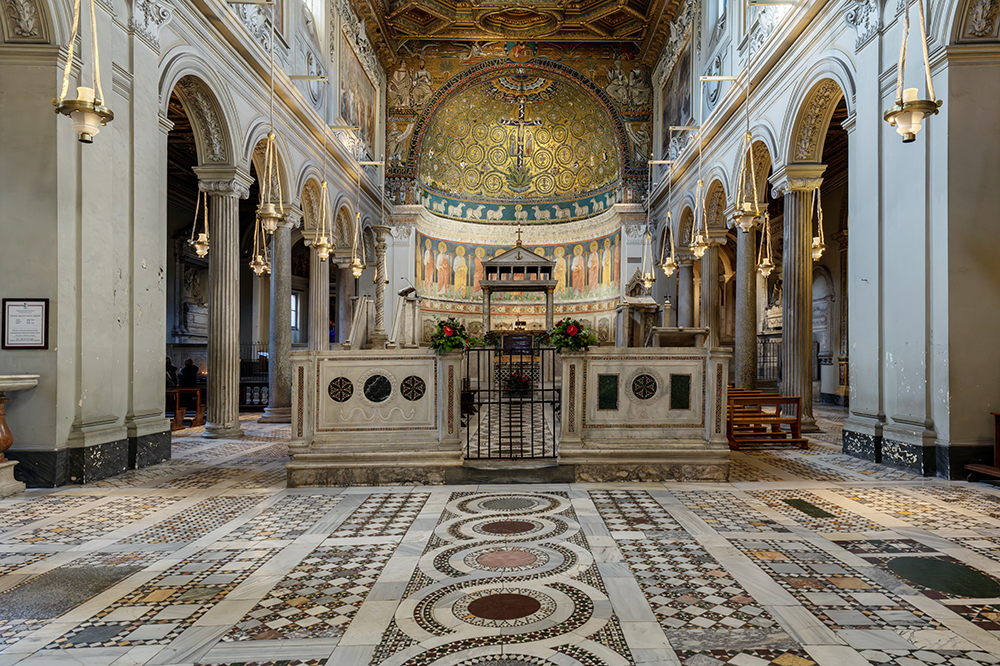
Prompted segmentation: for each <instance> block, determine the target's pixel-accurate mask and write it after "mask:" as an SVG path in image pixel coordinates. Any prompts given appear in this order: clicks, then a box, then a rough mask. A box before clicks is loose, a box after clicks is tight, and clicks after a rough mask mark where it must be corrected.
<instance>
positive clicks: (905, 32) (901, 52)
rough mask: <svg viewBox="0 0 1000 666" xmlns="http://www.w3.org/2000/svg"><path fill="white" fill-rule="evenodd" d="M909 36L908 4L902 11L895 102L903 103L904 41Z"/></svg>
mask: <svg viewBox="0 0 1000 666" xmlns="http://www.w3.org/2000/svg"><path fill="white" fill-rule="evenodd" d="M909 36H910V3H909V0H907V2H906V7H905V9H904V10H903V41H902V43H901V44H900V45H899V71H898V73H897V76H896V102H897V103H899V104H900V105H902V103H903V76H904V74H905V71H906V41H907V39H908V38H909Z"/></svg>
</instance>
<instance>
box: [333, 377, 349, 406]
mask: <svg viewBox="0 0 1000 666" xmlns="http://www.w3.org/2000/svg"><path fill="white" fill-rule="evenodd" d="M327 392H328V393H329V394H330V397H331V398H332V399H333V400H334V402H347V401H348V400H350V399H351V396H352V395H354V384H353V382H351V380H350V379H348V378H347V377H337V378H336V379H334V380H333V381H331V382H330V385H329V386H328V387H327Z"/></svg>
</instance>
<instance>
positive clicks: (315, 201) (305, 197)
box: [302, 179, 321, 231]
mask: <svg viewBox="0 0 1000 666" xmlns="http://www.w3.org/2000/svg"><path fill="white" fill-rule="evenodd" d="M320 196H321V193H320V188H319V185H317V184H316V181H315V180H312V179H310V180H309V181H308V182H306V186H305V187H303V188H302V215H303V218H304V224H303V228H304V229H306V230H309V231H315V230H317V229H319V224H320V219H319V216H320V214H321V210H320Z"/></svg>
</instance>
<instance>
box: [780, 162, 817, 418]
mask: <svg viewBox="0 0 1000 666" xmlns="http://www.w3.org/2000/svg"><path fill="white" fill-rule="evenodd" d="M793 169H794V171H793ZM825 169H826V166H825V165H823V164H818V165H795V164H790V165H788V166H787V167H786V168H785V169H783V170H782V171H783V172H784V173H780V172H779V173H778V174H776V178H777V180H776V184H775V186H774V189H775V193H776V194H778V195H784V197H785V213H784V233H783V240H784V250H783V254H782V259H781V261H782V274H781V280H782V303H781V319H782V331H781V394H782V395H786V396H796V395H797V396H800V397H801V398H802V431H803V432H817V431H818V430H819V429H818V428H817V427H816V419H815V418H813V406H812V397H813V396H812V382H813V331H812V317H813V312H812V283H813V260H812V239H813V225H814V220H813V216H812V196H813V190H815V189H816V188H818V187H819V186H820V184H821V183H822V182H823V179H822V178H821V176H822V174H823V171H824V170H825Z"/></svg>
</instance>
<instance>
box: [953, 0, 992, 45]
mask: <svg viewBox="0 0 1000 666" xmlns="http://www.w3.org/2000/svg"><path fill="white" fill-rule="evenodd" d="M997 9H998V4H997V0H970V2H969V5H968V9H967V10H966V12H965V29H964V30H963V31H962V34H963V36H966V37H994V36H996V23H997Z"/></svg>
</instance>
